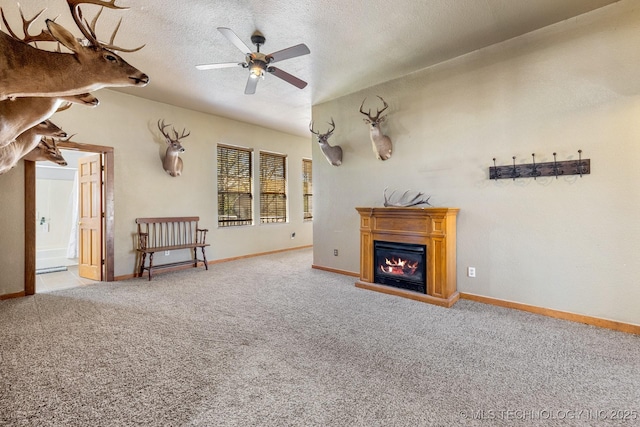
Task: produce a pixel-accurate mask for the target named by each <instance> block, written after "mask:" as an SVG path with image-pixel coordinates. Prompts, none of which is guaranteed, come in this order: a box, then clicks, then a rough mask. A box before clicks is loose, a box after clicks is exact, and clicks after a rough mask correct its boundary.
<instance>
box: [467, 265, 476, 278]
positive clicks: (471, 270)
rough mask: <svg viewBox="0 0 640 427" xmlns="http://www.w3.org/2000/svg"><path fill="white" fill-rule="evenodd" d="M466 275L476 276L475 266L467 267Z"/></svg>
mask: <svg viewBox="0 0 640 427" xmlns="http://www.w3.org/2000/svg"><path fill="white" fill-rule="evenodd" d="M467 276H469V277H476V268H475V267H467Z"/></svg>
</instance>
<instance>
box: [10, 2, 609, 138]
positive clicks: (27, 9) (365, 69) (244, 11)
mask: <svg viewBox="0 0 640 427" xmlns="http://www.w3.org/2000/svg"><path fill="white" fill-rule="evenodd" d="M615 1H617V0H395V1H393V2H390V1H388V0H368V1H354V0H316V1H312V0H260V1H256V0H215V1H213V0H182V1H175V0H116V3H117V4H118V5H121V6H127V7H129V9H128V10H105V11H104V12H103V13H102V16H101V17H100V19H99V21H98V25H97V33H98V36H99V38H101V39H108V38H109V36H110V34H111V31H112V30H113V28H115V26H116V24H117V20H118V19H119V18H120V17H122V18H123V22H122V26H121V28H120V31H119V32H118V36H117V38H116V40H115V44H117V45H119V46H121V47H124V48H132V47H137V46H139V45H141V44H146V46H145V47H144V48H143V49H142V50H140V51H138V52H135V53H124V54H122V56H123V57H124V58H125V59H126V60H127V61H128V62H129V63H131V64H132V65H134V66H135V67H137V68H139V69H140V70H142V71H144V72H145V73H147V74H148V75H149V76H150V77H151V83H150V84H149V85H148V86H146V87H144V88H130V89H129V88H128V89H117V90H119V91H122V92H126V93H129V94H132V95H136V96H140V97H143V98H148V99H152V100H156V101H161V102H165V103H168V104H172V105H176V106H180V107H185V108H189V109H193V110H197V111H202V112H206V113H211V114H216V115H220V116H224V117H229V118H233V119H236V120H240V121H244V122H249V123H255V124H258V125H261V126H264V127H268V128H273V129H277V130H280V131H283V132H287V133H291V134H295V135H301V136H306V135H309V131H308V125H309V121H310V119H311V106H312V105H314V104H318V103H322V102H324V101H328V100H330V99H334V98H336V97H339V96H342V95H345V94H348V93H352V92H355V91H358V90H361V89H363V88H366V87H369V86H372V85H375V84H378V83H382V82H384V81H388V80H391V79H394V78H397V77H400V76H402V75H405V74H408V73H411V72H413V71H417V70H420V69H422V68H425V67H428V66H431V65H434V64H437V63H439V62H442V61H446V60H448V59H451V58H455V57H457V56H460V55H463V54H465V53H468V52H472V51H474V50H477V49H480V48H482V47H486V46H489V45H492V44H495V43H499V42H501V41H503V40H507V39H510V38H513V37H516V36H518V35H521V34H524V33H527V32H530V31H533V30H535V29H537V28H541V27H545V26H548V25H551V24H553V23H556V22H559V21H562V20H565V19H569V18H571V17H574V16H577V15H579V14H582V13H585V12H588V11H590V10H593V9H596V8H599V7H602V6H605V5H607V4H610V3H614V2H615ZM20 4H21V7H22V10H23V12H24V14H25V16H26V17H27V18H31V17H32V16H34V15H35V14H36V13H37V12H38V11H40V10H41V9H43V8H47V10H46V11H45V12H44V14H43V15H42V17H41V18H39V19H38V20H37V21H36V22H35V23H34V24H33V27H32V28H33V30H32V32H35V31H36V30H39V28H40V27H42V26H44V22H43V19H44V18H54V17H56V16H58V15H59V18H57V20H56V21H57V22H58V23H61V24H62V25H64V26H65V27H67V28H69V29H70V30H72V31H73V32H74V33H76V35H78V36H80V33H79V32H78V31H77V30H76V27H75V26H74V24H73V21H72V20H71V18H70V13H69V9H68V7H67V6H66V1H65V0H21V1H20ZM0 5H1V6H2V8H3V10H4V11H5V14H6V15H7V18H8V20H9V23H10V25H11V27H12V28H14V29H20V28H21V23H20V17H19V13H18V6H17V4H16V3H15V2H14V1H13V0H0ZM83 11H84V14H85V17H91V16H93V15H94V14H95V12H96V11H97V8H96V7H95V6H93V5H87V6H86V7H83ZM217 27H229V28H231V29H232V30H233V31H234V32H235V33H236V34H237V35H238V36H239V37H240V38H241V39H242V40H243V41H244V43H245V44H246V45H247V46H249V47H250V48H254V46H253V45H252V44H251V40H250V36H251V34H252V33H253V32H254V31H255V30H259V31H261V32H262V33H263V34H264V36H265V37H266V43H265V45H264V46H262V47H261V51H262V52H264V53H271V52H274V51H278V50H281V49H284V48H287V47H289V46H292V45H295V44H298V43H305V44H306V45H307V46H308V47H309V49H310V50H311V54H310V55H306V56H301V57H298V58H293V59H289V60H285V61H282V62H279V63H278V64H277V65H278V67H279V68H281V69H283V70H284V71H287V72H289V73H291V74H293V75H295V76H297V77H299V78H301V79H302V80H305V81H306V82H308V83H309V85H308V86H307V87H306V88H305V89H302V90H300V89H297V88H295V87H294V86H291V85H289V84H287V83H285V82H284V81H282V80H280V79H278V78H276V77H275V76H273V75H267V76H266V77H265V79H264V80H262V81H260V83H259V84H258V88H257V92H256V94H255V95H244V87H245V84H246V80H247V76H248V71H247V70H245V69H242V68H239V67H238V68H227V69H217V70H207V71H200V70H196V68H195V65H196V64H203V63H215V62H235V61H238V62H242V61H243V59H244V55H243V54H242V53H241V52H240V51H239V50H238V49H237V48H236V47H235V46H234V45H232V44H231V43H230V42H229V41H228V40H227V39H226V38H225V37H224V36H223V35H222V34H221V33H219V32H218V31H217V30H216V28H217ZM2 28H3V30H5V28H4V26H3V27H2ZM40 47H42V48H48V47H45V46H40Z"/></svg>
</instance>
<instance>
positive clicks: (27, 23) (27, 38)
mask: <svg viewBox="0 0 640 427" xmlns="http://www.w3.org/2000/svg"><path fill="white" fill-rule="evenodd" d="M18 9H19V10H20V17H21V18H22V32H23V33H24V37H23V38H20V37H18V35H17V34H16V33H14V32H13V31H12V30H11V27H10V26H9V23H8V22H7V18H6V17H5V16H4V10H2V8H1V7H0V15H2V22H4V26H5V27H6V28H7V31H8V32H9V34H10V35H11V37H13V38H14V39H16V40H21V41H23V42H25V43H31V42H54V41H56V39H54V38H53V36H52V35H51V34H50V33H49V32H47V31H45V30H42V31H40V34H38V35H31V34H29V28H31V24H33V21H35V20H36V19H38V18H39V17H40V15H42V12H44V11H45V10H46V9H42V10H41V11H40V12H38V13H36V15H35V16H34V17H33V18H31V19H25V17H24V13H22V8H20V7H19V8H18Z"/></svg>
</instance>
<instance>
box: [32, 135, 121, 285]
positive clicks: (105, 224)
mask: <svg viewBox="0 0 640 427" xmlns="http://www.w3.org/2000/svg"><path fill="white" fill-rule="evenodd" d="M58 147H59V148H60V149H61V150H62V149H63V150H65V151H66V150H69V151H72V152H78V155H80V157H83V156H87V155H89V154H90V153H96V154H98V155H99V156H97V157H98V159H99V163H101V164H98V165H97V170H99V171H100V172H101V173H100V175H101V176H102V179H103V183H102V187H103V190H102V191H97V193H99V194H100V196H101V197H100V202H99V206H100V209H99V211H98V213H97V215H98V225H97V227H99V228H101V231H102V233H101V234H102V237H103V239H102V242H101V244H100V247H99V250H98V251H95V250H94V251H93V252H92V253H91V258H93V259H94V264H95V265H96V267H95V268H94V272H93V273H94V274H97V276H94V277H99V278H100V280H103V281H113V280H114V266H113V259H114V244H113V242H114V239H113V233H114V220H113V212H114V207H113V179H114V170H113V160H114V156H113V147H105V146H98V145H91V144H78V143H74V142H59V143H58ZM70 157H73V156H70ZM76 158H77V157H76ZM73 162H75V161H73ZM70 164H71V165H73V164H74V163H72V162H70ZM94 211H95V209H94ZM100 217H101V218H100ZM34 218H36V220H35V221H34ZM47 219H48V218H47V217H46V216H45V217H44V221H42V215H40V213H39V212H38V210H37V207H36V166H35V162H29V161H25V294H26V295H33V294H34V293H35V291H36V268H37V262H38V261H37V256H36V234H37V228H36V227H43V228H46V227H47V225H46V224H47ZM41 221H42V222H43V224H40V222H41ZM79 222H82V221H79ZM40 231H42V228H41V229H40ZM96 253H98V255H97V259H96ZM79 260H80V262H82V255H81V254H79ZM96 269H97V270H96Z"/></svg>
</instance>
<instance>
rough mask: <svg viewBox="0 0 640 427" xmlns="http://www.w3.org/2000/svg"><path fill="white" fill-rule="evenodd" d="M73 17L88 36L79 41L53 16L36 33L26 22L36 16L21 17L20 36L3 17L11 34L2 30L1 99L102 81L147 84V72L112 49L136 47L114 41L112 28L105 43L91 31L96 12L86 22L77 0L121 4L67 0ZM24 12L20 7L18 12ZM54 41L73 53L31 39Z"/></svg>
mask: <svg viewBox="0 0 640 427" xmlns="http://www.w3.org/2000/svg"><path fill="white" fill-rule="evenodd" d="M67 3H68V5H69V8H70V9H71V14H72V16H73V20H74V21H75V23H76V25H77V26H78V28H79V30H80V31H81V32H82V34H83V35H84V36H85V38H86V39H87V44H84V43H81V42H80V41H78V40H77V39H76V38H75V37H74V35H73V34H71V33H70V32H69V31H67V30H66V29H65V28H64V27H62V26H61V25H60V24H57V23H56V22H54V21H52V20H50V19H47V20H46V24H47V31H42V32H41V33H40V34H38V35H30V34H29V33H28V29H29V26H30V25H31V24H32V23H33V21H34V20H35V19H36V18H37V17H38V16H40V13H42V11H41V12H40V13H38V14H37V15H36V16H35V17H34V18H32V19H31V20H26V19H24V16H23V17H22V20H23V29H24V33H25V35H24V37H23V38H19V37H18V36H17V35H16V34H15V33H14V32H13V31H12V30H11V29H10V28H9V26H8V24H7V20H6V19H5V16H4V13H2V19H3V21H4V23H5V25H6V27H7V31H9V33H10V34H6V33H4V32H1V31H0V70H1V74H0V77H1V78H2V80H1V81H2V85H0V100H4V99H7V98H16V97H24V96H44V97H47V96H67V95H75V94H79V93H85V92H91V91H94V90H96V89H100V88H103V87H118V86H145V85H146V84H147V83H149V76H147V75H146V74H144V73H143V72H141V71H140V70H138V69H136V68H134V67H133V66H131V65H129V64H128V63H127V62H125V61H124V60H123V59H122V58H121V57H120V56H118V55H117V54H116V53H114V50H117V51H122V52H134V51H136V50H139V49H141V48H142V46H141V47H139V48H137V49H123V48H120V47H117V46H114V45H113V40H114V38H115V35H116V32H117V31H118V28H119V26H120V24H118V26H117V27H116V30H115V31H114V32H113V35H112V36H111V41H110V43H109V44H105V43H102V42H99V41H98V39H97V37H96V34H95V24H96V21H97V19H98V16H99V15H100V13H98V15H97V16H96V17H95V18H94V19H93V20H92V22H91V23H90V24H89V23H88V22H87V21H86V20H84V19H83V17H82V13H81V11H80V4H82V3H86V4H94V5H99V6H103V7H107V8H110V9H123V8H122V7H120V6H116V5H115V0H109V1H100V0H67ZM0 10H1V9H0ZM20 13H21V14H22V11H21V12H20ZM38 41H41V42H48V41H53V42H58V43H60V44H61V45H62V46H64V47H66V48H67V49H69V50H70V51H71V52H72V54H68V53H61V52H50V51H46V50H41V49H38V48H35V47H32V46H30V45H29V44H28V43H31V42H38Z"/></svg>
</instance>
